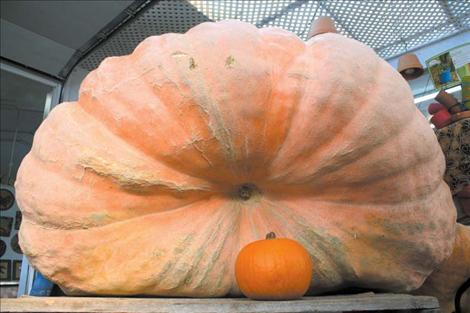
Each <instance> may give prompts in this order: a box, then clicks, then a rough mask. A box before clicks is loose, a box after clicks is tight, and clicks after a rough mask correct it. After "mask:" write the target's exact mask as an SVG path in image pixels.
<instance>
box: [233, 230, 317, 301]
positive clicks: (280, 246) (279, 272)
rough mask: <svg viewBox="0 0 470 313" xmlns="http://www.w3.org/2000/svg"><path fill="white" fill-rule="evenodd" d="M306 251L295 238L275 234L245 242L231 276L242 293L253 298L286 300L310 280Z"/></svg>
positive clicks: (301, 291)
mask: <svg viewBox="0 0 470 313" xmlns="http://www.w3.org/2000/svg"><path fill="white" fill-rule="evenodd" d="M312 269H313V264H312V260H311V258H310V255H309V253H308V252H307V250H305V248H304V247H303V246H302V245H301V244H299V243H298V242H297V241H294V240H291V239H287V238H276V235H275V234H274V233H273V232H271V233H269V234H267V235H266V240H258V241H255V242H252V243H250V244H248V245H247V246H245V247H244V248H243V249H242V250H241V251H240V253H239V254H238V257H237V260H236V263H235V277H236V279H237V283H238V286H239V287H240V289H241V291H242V292H243V294H244V295H245V296H247V297H249V298H252V299H257V300H289V299H296V298H300V297H302V296H303V295H304V294H305V293H306V292H307V289H308V287H309V285H310V281H311V280H312V274H313V273H312V272H313V271H312Z"/></svg>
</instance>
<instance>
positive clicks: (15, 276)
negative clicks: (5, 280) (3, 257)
mask: <svg viewBox="0 0 470 313" xmlns="http://www.w3.org/2000/svg"><path fill="white" fill-rule="evenodd" d="M12 272H13V273H12V275H11V276H12V280H20V276H21V261H20V260H14V261H13V269H12Z"/></svg>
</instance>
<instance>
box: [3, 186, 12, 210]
mask: <svg viewBox="0 0 470 313" xmlns="http://www.w3.org/2000/svg"><path fill="white" fill-rule="evenodd" d="M13 203H15V195H14V194H13V193H12V192H11V191H10V190H8V189H0V211H6V210H8V209H9V208H11V207H12V206H13Z"/></svg>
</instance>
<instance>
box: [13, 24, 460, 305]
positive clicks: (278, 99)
mask: <svg viewBox="0 0 470 313" xmlns="http://www.w3.org/2000/svg"><path fill="white" fill-rule="evenodd" d="M443 171H444V158H443V155H442V153H441V150H440V148H439V144H438V143H437V140H436V138H435V136H434V134H433V132H432V130H431V128H430V127H429V125H428V123H427V122H426V120H425V118H424V117H423V116H422V115H421V114H420V113H419V111H418V110H417V109H416V107H415V106H414V104H413V98H412V94H411V91H410V88H409V87H408V85H407V83H406V81H405V80H404V79H403V78H402V77H401V76H400V74H398V73H397V72H396V71H395V70H394V69H393V68H392V67H391V66H389V64H388V63H387V62H385V61H384V60H382V59H380V58H379V57H378V56H377V55H376V54H375V53H374V51H373V50H372V49H370V48H368V47H367V46H365V45H363V44H361V43H359V42H357V41H354V40H352V39H348V38H345V37H343V36H341V35H338V34H322V35H318V36H315V37H314V38H312V39H310V40H309V41H308V42H303V41H302V40H300V39H299V38H298V37H296V36H295V35H294V34H292V33H289V32H287V31H284V30H280V29H274V28H265V29H257V28H255V27H254V26H252V25H249V24H245V23H242V22H236V21H224V22H219V23H204V24H201V25H198V26H196V27H194V28H193V29H191V30H189V31H188V32H187V33H186V34H166V35H162V36H156V37H150V38H148V39H146V40H145V41H143V42H142V43H141V44H140V45H139V46H138V47H137V48H136V49H135V51H134V52H133V53H132V54H131V55H128V56H122V57H112V58H107V59H106V60H105V61H104V62H103V63H102V64H101V65H100V66H99V68H98V69H97V70H95V71H93V72H92V73H90V74H89V75H88V76H87V78H86V79H85V80H84V82H83V83H82V86H81V90H80V97H79V100H78V101H77V102H72V103H63V104H61V105H59V106H58V107H57V108H55V109H54V110H53V111H52V112H51V114H50V115H49V117H48V118H47V119H46V120H45V121H44V123H43V124H42V125H41V127H40V128H39V130H38V131H37V133H36V135H35V138H34V143H33V147H32V150H31V152H30V153H29V155H28V156H27V157H26V158H25V159H24V161H23V162H22V164H21V168H20V170H19V175H18V181H17V183H16V187H17V194H18V202H19V205H20V207H21V209H22V211H23V213H24V220H23V224H22V226H21V230H20V236H21V238H20V241H21V246H22V249H23V251H24V253H25V254H26V255H27V256H28V258H29V259H30V261H31V263H32V264H33V265H34V266H35V267H36V268H37V269H39V270H40V271H41V272H42V273H43V274H44V275H45V276H46V277H48V278H50V279H52V280H54V281H55V282H57V283H58V284H60V286H62V287H63V288H64V290H66V292H68V293H69V294H83V293H93V294H114V295H132V294H147V295H162V296H163V295H170V296H195V297H196V296H201V297H209V296H224V295H236V294H240V290H239V288H238V286H237V283H236V281H235V277H234V262H235V258H236V256H237V254H238V252H239V251H240V249H241V247H243V246H245V245H246V244H247V243H249V242H252V241H255V240H257V239H261V238H263V235H264V234H265V233H267V232H268V231H274V232H275V233H276V234H277V235H278V236H279V237H287V238H292V239H295V240H296V241H298V242H300V243H301V244H302V245H303V246H304V247H305V248H306V249H307V250H308V251H309V253H310V254H311V257H312V260H313V263H314V264H315V271H314V274H313V277H312V280H311V283H310V289H309V292H310V293H321V292H325V291H331V290H337V289H341V288H344V287H348V286H358V287H364V288H366V287H370V288H380V289H385V290H393V291H406V290H411V289H414V288H417V287H419V286H420V285H421V283H422V282H423V281H424V279H425V278H426V277H427V276H428V275H429V273H430V272H431V271H432V270H433V269H434V268H435V267H436V266H437V265H438V264H439V263H440V262H441V261H442V260H443V259H444V258H445V257H447V256H448V255H449V254H450V252H451V249H452V245H453V238H454V236H455V210H454V207H453V204H452V200H451V195H450V192H449V188H448V187H447V185H446V184H445V182H444V181H443V180H442V175H443Z"/></svg>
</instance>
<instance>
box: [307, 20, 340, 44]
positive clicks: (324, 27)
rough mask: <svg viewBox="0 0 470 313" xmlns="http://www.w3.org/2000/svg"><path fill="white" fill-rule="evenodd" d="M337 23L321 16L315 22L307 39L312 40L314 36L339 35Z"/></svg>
mask: <svg viewBox="0 0 470 313" xmlns="http://www.w3.org/2000/svg"><path fill="white" fill-rule="evenodd" d="M337 32H338V31H337V30H336V27H335V22H334V21H333V20H332V19H331V18H329V17H328V16H320V17H319V18H317V19H316V20H315V21H313V23H312V26H311V27H310V31H309V32H308V36H307V38H308V39H310V38H312V37H313V36H316V35H319V34H324V33H337Z"/></svg>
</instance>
